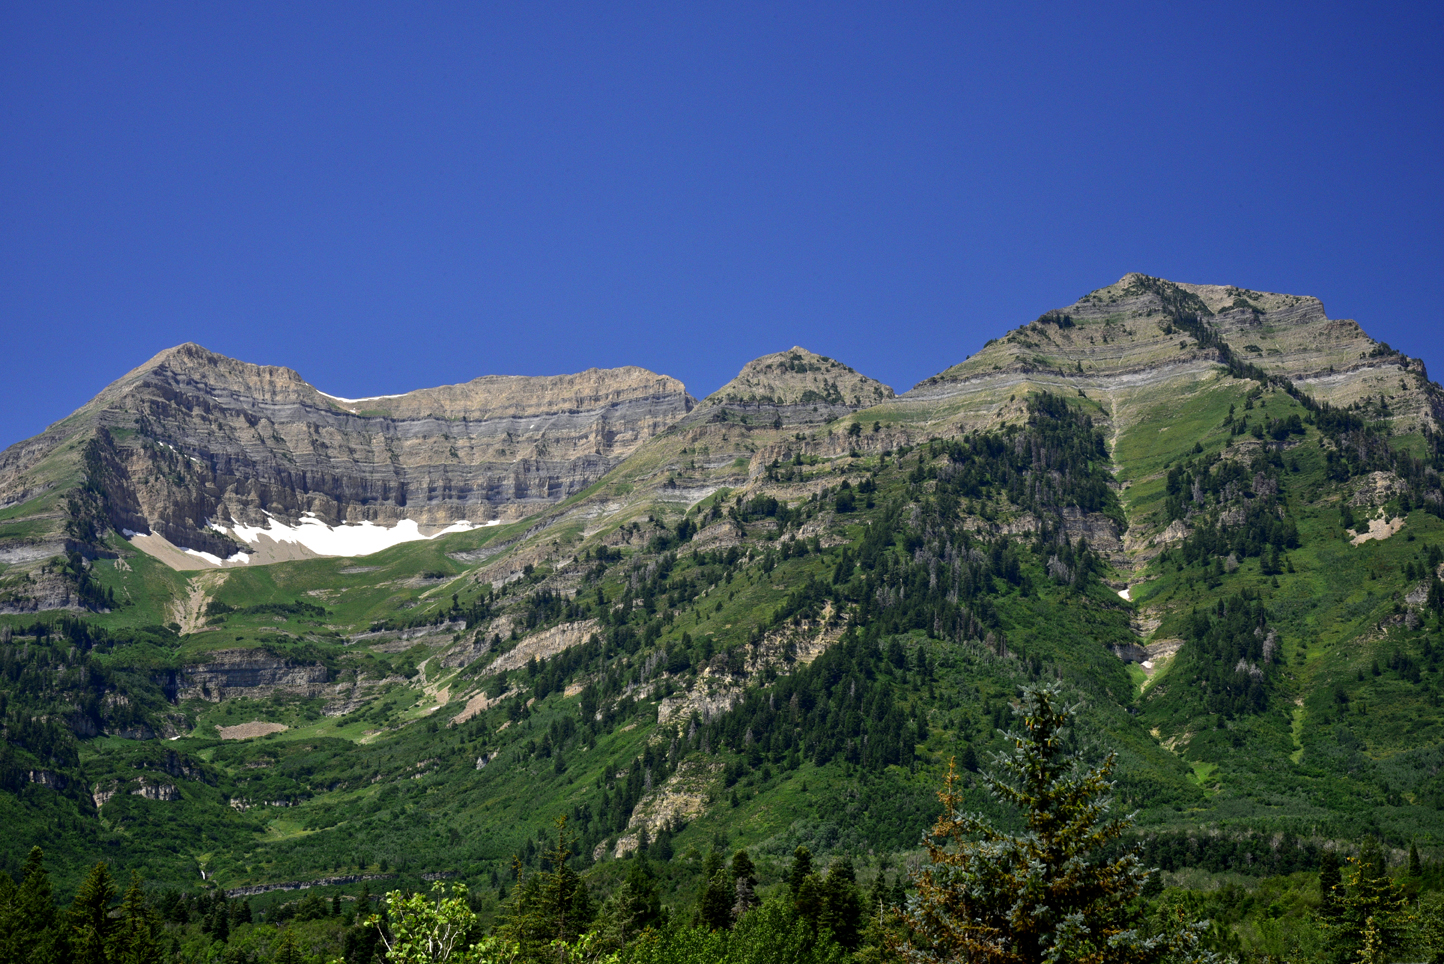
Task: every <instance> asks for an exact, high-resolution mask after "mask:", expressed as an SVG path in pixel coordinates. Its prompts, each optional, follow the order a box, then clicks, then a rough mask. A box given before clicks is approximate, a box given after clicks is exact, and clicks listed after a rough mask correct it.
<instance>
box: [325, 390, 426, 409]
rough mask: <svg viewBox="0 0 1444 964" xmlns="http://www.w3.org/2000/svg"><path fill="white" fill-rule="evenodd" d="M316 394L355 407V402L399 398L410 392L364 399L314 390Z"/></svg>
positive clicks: (372, 396) (370, 396) (369, 396)
mask: <svg viewBox="0 0 1444 964" xmlns="http://www.w3.org/2000/svg"><path fill="white" fill-rule="evenodd" d="M316 393H317V394H318V395H325V396H326V397H327V398H329V399H331V400H333V401H337V402H342V403H344V404H346V405H355V404H356V403H357V402H370V401H375V400H376V399H378V398H401V397H402V396H403V395H410V394H411V393H410V392H402V393H401V394H400V395H367V396H366V397H365V398H342V397H341V396H340V395H331V394H328V393H326V392H323V391H321V390H320V389H319V388H318V389H316Z"/></svg>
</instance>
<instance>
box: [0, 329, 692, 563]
mask: <svg viewBox="0 0 1444 964" xmlns="http://www.w3.org/2000/svg"><path fill="white" fill-rule="evenodd" d="M694 404H695V403H694V401H693V399H692V398H691V397H690V396H689V395H688V394H687V393H686V391H685V389H684V388H683V386H682V384H681V383H680V382H678V381H677V380H676V379H673V378H668V377H666V376H664V375H655V374H653V373H651V372H648V371H645V370H644V369H640V368H619V369H611V370H600V369H592V370H590V371H586V372H582V373H580V374H576V375H559V376H551V377H538V378H526V377H496V376H491V377H485V378H478V379H476V380H474V381H472V382H468V383H466V384H464V385H452V386H446V387H442V388H432V389H423V390H420V391H416V392H411V393H409V394H406V395H401V396H396V397H387V398H371V399H355V400H345V399H336V398H333V397H331V396H328V395H325V394H323V393H322V392H319V391H317V390H316V389H315V388H314V387H312V386H311V385H309V384H307V383H306V382H305V381H304V380H303V379H302V378H301V377H300V376H299V375H298V374H297V373H296V372H294V371H291V370H290V369H288V368H277V367H267V366H260V365H251V364H247V363H245V362H239V361H236V360H234V359H230V358H226V357H224V356H221V355H217V354H214V353H212V352H209V351H206V350H205V349H204V348H201V347H200V346H198V345H182V346H180V347H178V348H173V349H170V350H168V351H165V352H162V353H161V354H159V355H157V356H156V357H155V358H153V359H151V360H150V361H148V362H147V363H146V364H144V365H142V366H141V367H140V368H137V369H136V370H134V371H132V372H130V373H129V374H127V375H126V376H124V377H123V378H121V379H119V380H118V381H116V382H115V383H113V384H112V385H110V386H109V387H107V388H106V389H105V391H103V392H102V393H101V394H100V395H99V396H97V398H96V399H95V400H94V401H92V402H91V403H90V404H89V405H87V406H86V407H85V408H83V409H81V410H80V411H78V412H77V413H75V414H74V415H72V416H70V417H69V418H67V419H66V420H64V421H63V422H60V423H57V424H56V425H54V426H52V427H51V428H50V429H48V430H47V431H46V432H45V433H43V434H42V435H41V436H39V437H37V438H36V439H32V440H30V441H28V442H23V443H20V444H18V445H15V446H12V447H11V448H10V449H7V450H6V451H5V452H4V453H3V454H0V504H7V503H8V504H12V505H13V504H16V503H21V502H24V501H26V500H30V499H36V498H37V497H40V501H44V499H43V497H44V496H45V495H46V494H47V493H51V492H52V491H54V490H56V489H63V488H65V486H66V483H67V482H69V483H72V484H73V483H74V482H75V481H77V480H78V478H79V477H81V476H84V477H88V478H92V479H94V478H95V477H97V476H99V477H101V479H102V480H103V489H104V499H103V501H104V514H105V515H106V516H107V517H108V518H109V521H110V522H111V523H112V524H113V525H114V526H115V527H116V528H124V529H130V530H133V531H135V532H143V533H144V532H154V533H156V534H158V535H160V536H163V537H164V538H165V539H167V540H169V541H170V542H171V543H173V544H175V545H179V546H184V547H187V548H191V549H195V550H199V551H203V552H209V553H213V554H216V555H221V556H225V555H229V554H230V553H231V552H233V551H235V548H236V546H235V545H234V544H233V543H232V541H231V540H229V539H228V538H226V537H225V536H224V535H222V534H219V533H218V532H217V531H216V530H214V529H212V528H210V524H211V523H212V522H217V523H220V524H231V523H239V524H242V525H247V526H259V527H265V526H266V525H268V524H269V519H270V518H274V519H276V520H280V521H283V522H287V523H295V522H297V521H298V520H300V519H301V517H302V516H303V514H307V513H310V514H313V515H314V517H315V518H316V519H318V520H319V521H320V522H322V523H325V524H326V525H331V526H335V525H340V524H343V523H358V522H371V523H376V524H378V525H393V524H395V523H397V522H399V521H401V520H403V519H405V520H410V521H412V522H415V523H417V524H418V525H419V526H422V527H438V528H439V527H443V526H445V525H447V524H449V523H453V522H457V521H459V520H468V521H470V522H472V523H474V524H481V523H485V522H488V521H492V520H498V521H509V520H513V519H518V518H522V517H524V516H527V515H530V514H532V513H534V512H535V511H536V510H537V509H538V508H540V507H541V506H544V505H547V504H549V503H552V502H556V501H559V500H561V499H564V498H566V497H567V496H569V495H571V494H573V493H575V492H577V491H579V490H581V489H583V488H585V487H586V486H588V485H590V484H591V483H592V482H594V481H596V479H598V478H599V477H601V476H602V475H603V474H605V473H606V472H607V471H608V470H609V469H611V468H612V467H613V466H614V465H616V464H617V463H618V462H619V461H621V460H622V459H624V458H626V457H627V455H629V454H630V453H631V452H632V451H633V450H634V449H635V448H636V447H637V446H638V445H640V444H641V443H642V442H644V441H646V440H647V439H649V438H651V437H653V436H654V435H655V434H657V433H658V432H660V431H661V430H663V429H664V428H666V427H667V426H669V425H672V424H674V423H675V422H676V421H677V420H678V419H680V418H681V417H683V416H684V415H686V414H687V412H688V411H690V410H691V408H692V406H693V405H694ZM92 437H93V438H94V439H95V440H96V441H95V443H94V444H88V442H89V439H90V438H92ZM61 509H62V506H60V505H56V506H53V507H52V512H51V515H52V516H55V517H59V516H61V515H64V514H65V513H64V512H62V511H61ZM72 514H73V513H72ZM55 528H57V527H54V526H53V527H52V530H53V529H55ZM423 531H425V530H424V529H423ZM56 534H58V533H55V532H53V531H52V535H56Z"/></svg>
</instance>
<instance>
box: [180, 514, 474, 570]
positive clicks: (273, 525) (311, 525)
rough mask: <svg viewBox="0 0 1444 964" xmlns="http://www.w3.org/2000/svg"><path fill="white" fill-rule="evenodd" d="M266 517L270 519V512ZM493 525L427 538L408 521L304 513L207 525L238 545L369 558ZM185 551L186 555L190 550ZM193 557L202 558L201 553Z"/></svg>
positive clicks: (460, 527)
mask: <svg viewBox="0 0 1444 964" xmlns="http://www.w3.org/2000/svg"><path fill="white" fill-rule="evenodd" d="M266 514H267V516H270V513H266ZM494 525H500V520H498V519H493V520H492V521H490V522H486V523H482V524H480V525H473V524H472V523H470V522H467V521H466V520H464V519H463V520H462V521H460V522H453V523H452V524H451V525H449V526H447V527H446V528H445V529H442V530H441V531H440V532H436V533H433V534H432V535H429V536H428V535H425V534H423V533H422V531H421V528H420V527H419V526H418V525H417V524H416V523H415V522H414V521H412V520H411V519H402V520H401V521H400V522H398V523H396V525H394V526H380V525H377V524H376V523H374V522H361V523H354V524H351V523H348V524H342V525H339V526H328V525H327V524H326V523H324V522H322V521H321V520H320V519H318V518H316V514H315V513H314V512H307V513H305V514H303V515H302V517H301V520H300V522H298V523H297V524H296V525H294V526H291V525H287V524H286V523H284V522H282V521H280V520H279V519H276V518H275V517H270V518H269V519H268V520H267V524H266V526H265V527H264V528H262V527H261V526H245V525H230V526H226V525H221V524H220V523H216V522H212V523H211V528H212V529H215V530H217V531H219V532H227V533H230V534H231V535H233V536H235V537H236V538H237V539H240V540H241V541H242V542H246V543H249V544H251V545H259V544H260V541H261V537H262V536H265V537H267V538H269V539H272V540H274V541H275V542H290V543H293V544H295V545H299V546H302V547H304V548H306V549H308V550H310V551H311V552H314V553H315V554H316V555H318V556H369V555H370V554H371V553H373V552H380V551H381V550H382V549H390V548H391V547H392V546H399V545H401V543H403V542H419V541H421V540H423V539H435V538H436V537H437V536H444V535H446V534H447V533H451V532H470V531H471V530H473V529H481V528H484V527H486V526H494ZM186 551H188V552H190V551H191V550H186ZM195 554H196V555H204V554H203V553H195ZM239 555H244V554H239ZM207 561H214V562H215V563H216V564H217V565H219V564H220V560H219V559H216V558H215V557H214V556H208V557H207ZM229 561H245V560H237V559H236V557H234V556H233V557H232V560H229Z"/></svg>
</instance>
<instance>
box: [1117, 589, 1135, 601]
mask: <svg viewBox="0 0 1444 964" xmlns="http://www.w3.org/2000/svg"><path fill="white" fill-rule="evenodd" d="M1131 592H1133V590H1132V589H1120V590H1118V595H1120V596H1122V597H1123V598H1124V599H1126V600H1128V601H1129V602H1133V597H1132V596H1130V595H1129V593H1131Z"/></svg>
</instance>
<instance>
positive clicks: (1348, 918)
mask: <svg viewBox="0 0 1444 964" xmlns="http://www.w3.org/2000/svg"><path fill="white" fill-rule="evenodd" d="M1344 877H1345V881H1344V886H1343V887H1342V888H1341V890H1342V891H1343V893H1342V894H1340V895H1339V897H1338V899H1337V901H1336V905H1335V912H1334V914H1333V915H1332V917H1331V918H1329V919H1328V921H1327V923H1328V927H1329V931H1330V941H1329V943H1330V947H1331V949H1332V950H1333V952H1334V954H1335V959H1336V960H1339V961H1353V960H1360V959H1363V958H1361V955H1362V954H1363V953H1364V952H1365V951H1366V950H1367V951H1368V952H1369V953H1370V954H1371V955H1377V954H1388V953H1389V952H1392V951H1397V950H1399V949H1400V948H1402V947H1403V946H1404V943H1405V941H1406V940H1407V938H1408V933H1409V929H1410V927H1411V925H1412V924H1413V923H1414V917H1413V915H1412V914H1411V913H1410V912H1409V904H1408V900H1407V899H1406V898H1405V896H1404V892H1403V891H1402V890H1401V889H1400V888H1399V886H1398V885H1397V884H1395V883H1394V881H1393V880H1391V879H1390V878H1389V872H1388V868H1387V867H1386V866H1385V862H1384V850H1383V848H1382V847H1381V846H1380V845H1379V841H1378V840H1376V839H1375V838H1373V837H1367V838H1365V840H1364V843H1363V845H1362V846H1361V847H1360V848H1359V855H1358V856H1357V857H1350V858H1349V863H1348V868H1347V869H1346V871H1345V874H1344ZM1370 959H1372V958H1370Z"/></svg>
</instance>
